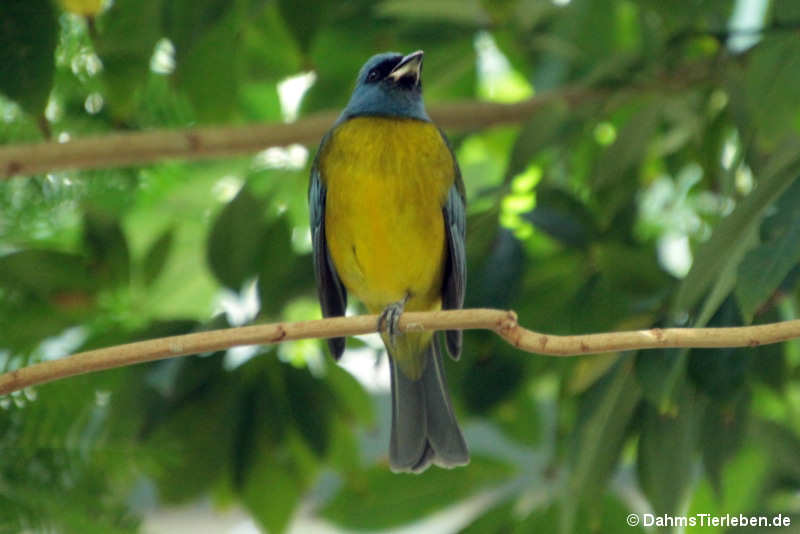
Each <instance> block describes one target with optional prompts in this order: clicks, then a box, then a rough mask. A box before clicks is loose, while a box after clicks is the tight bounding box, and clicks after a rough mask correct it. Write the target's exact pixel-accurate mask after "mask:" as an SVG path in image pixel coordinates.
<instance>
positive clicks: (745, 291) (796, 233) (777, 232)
mask: <svg viewBox="0 0 800 534" xmlns="http://www.w3.org/2000/svg"><path fill="white" fill-rule="evenodd" d="M775 208H776V210H777V212H776V213H774V214H771V215H770V216H769V217H767V218H765V220H764V222H763V224H762V229H764V230H766V232H768V234H769V235H767V236H766V239H767V241H765V242H763V243H762V244H761V245H759V246H757V247H755V248H753V249H751V250H750V251H749V252H748V253H747V254H746V255H745V257H744V259H743V260H742V262H741V263H740V264H739V271H738V277H737V282H736V298H737V300H738V302H739V307H740V308H741V310H742V314H743V315H744V316H745V318H747V319H748V320H750V319H752V317H753V314H754V313H755V312H756V311H758V308H759V307H760V306H761V305H763V304H764V302H765V301H767V300H768V299H769V298H770V296H771V295H772V294H773V293H774V292H775V291H776V290H777V288H778V286H779V285H780V284H781V282H783V280H784V279H785V278H786V276H787V275H788V274H789V272H790V271H791V270H792V268H793V267H794V266H795V265H797V263H798V262H800V246H798V245H797V244H798V243H800V180H795V181H794V182H793V183H792V185H791V186H790V187H789V188H788V189H787V190H786V191H785V192H784V193H783V194H782V195H781V197H780V198H779V199H778V200H777V202H776V203H775ZM762 233H765V232H763V231H762Z"/></svg>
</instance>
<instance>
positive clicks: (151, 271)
mask: <svg viewBox="0 0 800 534" xmlns="http://www.w3.org/2000/svg"><path fill="white" fill-rule="evenodd" d="M174 237H175V229H174V228H168V229H167V230H165V231H164V233H162V234H161V235H160V236H159V238H158V239H156V240H155V242H154V243H153V244H152V245H151V246H150V249H149V250H148V251H147V254H145V257H144V260H143V262H142V277H143V279H144V283H145V284H146V285H150V284H152V283H153V282H155V280H156V278H158V275H159V274H161V271H162V270H163V269H164V265H165V264H166V263H167V258H168V257H169V253H170V250H171V249H172V242H173V240H174Z"/></svg>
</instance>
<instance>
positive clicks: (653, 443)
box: [637, 387, 705, 515]
mask: <svg viewBox="0 0 800 534" xmlns="http://www.w3.org/2000/svg"><path fill="white" fill-rule="evenodd" d="M704 408H705V403H703V402H702V400H701V399H700V398H699V397H698V396H697V395H696V394H694V393H693V392H692V391H691V389H690V388H688V387H685V388H683V389H682V390H681V395H680V396H679V403H678V404H677V406H676V413H660V412H659V410H658V409H657V408H656V407H654V406H652V405H651V404H649V403H646V404H645V405H644V409H643V413H642V422H641V430H640V432H641V434H640V436H639V447H638V454H637V472H638V477H639V484H640V485H641V487H642V490H643V491H644V493H645V495H647V498H648V500H649V501H650V503H651V505H652V506H653V511H654V512H655V513H656V514H658V515H662V514H667V515H675V514H677V513H678V511H679V510H680V509H681V507H682V506H683V503H684V501H685V499H686V498H687V497H688V491H689V487H690V484H691V481H692V473H693V471H694V462H693V460H694V456H695V447H696V446H697V440H698V432H699V426H700V414H701V413H702V412H703V410H704Z"/></svg>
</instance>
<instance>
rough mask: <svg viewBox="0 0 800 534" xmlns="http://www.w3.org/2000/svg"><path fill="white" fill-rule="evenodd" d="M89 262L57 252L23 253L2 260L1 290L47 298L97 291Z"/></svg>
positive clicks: (73, 255)
mask: <svg viewBox="0 0 800 534" xmlns="http://www.w3.org/2000/svg"><path fill="white" fill-rule="evenodd" d="M94 283H95V280H94V279H92V278H91V277H90V276H89V273H88V270H87V265H86V259H85V258H83V257H81V256H78V255H75V254H68V253H64V252H57V251H55V250H22V251H19V252H12V253H11V254H7V255H5V256H0V287H2V288H4V289H5V290H7V291H12V290H17V291H23V292H25V293H32V294H34V295H38V296H40V297H43V298H44V297H48V296H51V295H53V294H54V293H59V292H71V291H78V292H84V291H89V290H92V288H94V287H95V284H94Z"/></svg>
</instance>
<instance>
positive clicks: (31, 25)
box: [0, 0, 800, 533]
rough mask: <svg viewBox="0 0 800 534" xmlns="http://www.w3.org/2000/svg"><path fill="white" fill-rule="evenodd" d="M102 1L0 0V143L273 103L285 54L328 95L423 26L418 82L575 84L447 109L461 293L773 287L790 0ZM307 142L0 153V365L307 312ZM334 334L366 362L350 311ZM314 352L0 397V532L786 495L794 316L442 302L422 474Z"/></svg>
mask: <svg viewBox="0 0 800 534" xmlns="http://www.w3.org/2000/svg"><path fill="white" fill-rule="evenodd" d="M99 4H100V3H99V2H97V1H94V0H63V1H62V2H61V3H60V4H53V3H51V2H49V0H4V1H3V2H2V5H0V93H2V94H3V96H2V97H0V142H2V143H3V144H13V143H21V142H29V141H33V142H36V141H41V140H43V139H44V138H45V137H48V136H49V137H50V138H52V139H55V140H60V141H63V140H67V139H69V138H73V137H82V136H87V135H90V134H104V133H106V132H112V131H125V130H147V129H154V128H173V127H189V126H194V125H199V124H208V125H213V124H223V123H240V124H243V123H248V122H256V121H266V122H276V123H277V122H281V121H287V120H295V119H296V117H295V111H294V110H293V109H292V105H291V103H290V102H289V100H290V97H289V96H288V95H290V94H292V91H291V90H287V85H286V84H284V82H285V80H287V79H292V80H294V82H292V83H293V84H294V85H292V83H290V84H288V87H289V89H291V88H292V87H294V94H295V97H296V96H297V95H298V94H299V93H298V89H297V87H298V86H302V85H303V84H306V85H307V84H308V82H309V81H310V80H311V78H312V77H313V83H311V86H310V89H308V91H307V92H306V93H305V95H304V96H303V98H302V103H301V105H300V108H299V111H297V113H298V114H299V118H298V120H302V118H303V117H304V116H305V115H308V114H312V113H314V112H315V111H318V110H328V109H339V108H341V107H342V106H343V105H344V103H345V102H346V100H347V98H348V95H349V92H350V90H351V88H352V81H353V79H354V76H355V73H356V72H357V70H358V68H359V67H360V65H361V64H362V63H363V62H364V60H365V59H366V58H367V57H369V56H370V55H372V54H373V53H376V52H379V51H384V50H387V49H393V50H399V51H403V52H409V51H412V50H416V49H420V48H421V49H424V50H425V52H426V56H425V57H426V59H425V74H424V79H425V85H426V89H425V91H426V101H427V103H428V107H429V108H433V109H435V108H436V106H437V104H438V103H442V102H448V101H454V100H463V99H475V100H494V101H504V102H511V101H517V100H522V99H525V98H529V97H531V96H533V97H534V98H535V96H534V95H538V94H541V93H543V92H547V91H554V92H556V93H558V92H566V91H567V90H570V91H572V90H577V92H578V95H579V96H578V98H574V99H571V100H569V103H567V101H556V102H555V103H554V104H553V105H550V106H547V107H546V108H544V109H541V110H539V111H537V112H536V113H534V114H533V115H531V116H529V117H522V116H521V117H520V119H519V123H518V124H515V125H511V126H504V127H495V128H487V129H483V130H480V131H468V132H467V131H452V132H449V134H450V137H451V139H452V140H453V142H454V145H455V147H456V151H457V155H458V158H459V161H460V164H461V168H462V171H463V173H464V176H465V179H466V183H467V188H468V197H469V228H468V243H467V248H468V254H469V269H470V279H469V286H468V297H467V305H468V306H490V307H497V308H512V309H515V310H516V311H517V312H518V313H519V317H520V321H521V323H522V324H524V325H525V326H528V327H530V328H533V329H537V330H542V331H547V332H552V333H582V332H597V331H611V330H617V329H630V328H641V327H648V326H653V325H657V326H670V325H679V326H702V325H717V326H721V325H742V324H750V323H763V322H771V321H778V320H788V319H795V318H797V316H798V304H800V302H799V301H798V284H797V282H798V274H800V270H798V262H799V261H800V208H798V206H800V182H797V181H795V178H796V177H797V176H798V172H800V135H799V134H800V131H799V130H800V98H798V97H797V94H798V87H800V34H799V33H798V27H800V8H798V6H799V5H800V4H797V2H795V1H793V0H771V1H770V0H763V1H761V0H754V1H749V0H738V1H728V0H706V1H700V0H697V1H685V2H680V3H672V2H661V1H657V0H642V1H633V0H572V1H568V0H562V1H558V2H552V1H549V0H540V1H535V0H528V1H525V0H482V1H479V0H468V1H466V2H459V1H455V0H425V1H417V0H410V1H396V0H384V1H382V2H369V1H366V0H357V1H351V2H332V1H321V2H310V1H306V0H304V1H296V2H290V1H283V0H281V1H265V0H235V1H227V0H199V1H188V0H172V1H167V0H114V1H113V3H110V4H109V5H107V6H105V8H104V9H103V10H101V11H99V12H98V6H99ZM86 15H88V16H86ZM308 73H313V75H310V74H308ZM299 74H302V75H303V76H300V77H299V78H298V77H297V76H298V75H299ZM281 95H283V96H281ZM314 148H315V147H308V149H309V150H310V151H311V153H309V152H308V151H307V150H306V148H304V147H301V146H292V147H284V148H280V147H273V148H269V149H267V147H265V151H263V152H261V153H259V154H255V155H248V156H243V157H237V158H229V159H219V160H213V161H204V162H200V163H187V162H181V161H170V162H164V163H144V164H142V165H140V166H133V167H129V168H117V169H106V170H97V171H69V172H51V173H47V174H45V175H41V176H23V177H15V178H12V179H9V180H5V181H3V182H2V183H0V369H2V370H4V371H7V370H11V369H14V368H18V367H20V366H23V365H26V364H28V363H31V362H35V361H40V360H44V359H50V358H55V357H59V356H62V355H64V354H67V353H69V352H71V351H78V350H84V349H90V348H94V347H101V346H109V345H113V344H119V343H124V342H128V341H131V340H136V339H145V338H152V337H157V336H162V335H169V334H178V333H185V332H191V331H197V330H202V329H207V328H219V327H224V326H227V325H229V324H243V323H248V322H260V321H273V320H279V319H282V320H297V319H304V318H313V317H317V316H318V315H319V310H318V307H317V304H316V301H315V290H314V287H313V276H312V272H311V260H310V257H309V249H310V247H309V240H308V237H307V234H308V224H307V212H306V206H305V190H306V183H307V176H308V166H309V164H310V161H311V159H312V157H313V150H314ZM354 311H355V312H357V311H358V309H357V308H356V309H354ZM349 347H350V356H351V358H350V363H349V364H348V368H352V369H361V371H362V372H361V373H360V374H361V375H370V370H371V369H372V368H373V366H374V364H375V360H374V359H373V358H372V357H370V354H376V353H377V350H378V349H377V348H376V347H377V345H376V344H375V342H374V340H371V339H366V340H364V339H359V340H349ZM322 351H323V349H322V345H321V344H320V343H317V342H316V341H308V342H300V343H293V344H284V345H282V346H280V347H278V348H266V347H262V348H257V349H255V350H250V351H248V350H241V349H240V350H236V351H229V352H228V353H215V354H205V355H198V356H193V357H187V358H180V359H176V360H174V361H163V362H158V363H153V364H148V365H140V366H134V367H130V368H124V369H119V370H114V371H107V372H102V373H97V374H94V375H91V376H80V377H76V378H72V379H69V380H65V381H62V382H58V383H53V384H49V385H46V386H41V387H37V388H32V389H29V390H26V391H23V392H19V393H17V394H13V395H11V396H8V397H5V398H2V399H0V451H2V454H0V530H2V531H4V532H5V531H9V532H16V531H20V530H22V529H29V530H34V531H40V530H41V531H57V532H103V533H106V532H133V531H137V529H139V527H140V526H141V521H142V518H143V517H146V516H147V515H148V514H150V513H152V512H153V511H154V510H158V509H160V508H162V507H164V506H170V505H173V504H177V503H187V502H196V501H197V500H198V499H210V500H211V502H213V504H214V506H218V507H220V508H225V507H233V506H240V507H243V508H244V509H245V510H246V511H247V513H249V514H250V515H251V516H252V517H253V518H254V520H255V521H256V522H257V524H259V525H261V527H263V528H264V529H266V530H269V531H270V532H280V531H282V530H284V529H286V528H287V527H288V526H289V525H290V524H291V523H292V521H298V520H299V519H298V518H315V520H324V521H326V522H328V523H331V524H333V525H337V526H340V527H343V528H346V529H357V530H361V529H383V528H388V527H396V526H400V525H407V524H409V523H410V522H413V521H419V520H422V519H424V518H426V517H428V516H429V514H432V513H436V512H440V511H442V510H445V509H447V508H448V507H451V506H454V505H458V504H459V503H462V508H460V509H458V510H460V511H459V513H458V514H456V520H455V522H454V523H452V524H451V525H450V526H449V527H447V528H449V529H451V530H458V529H463V530H462V531H463V532H532V531H542V532H562V533H567V532H604V533H611V532H626V533H630V532H635V531H637V530H638V529H636V528H631V527H628V526H627V525H626V524H625V517H626V516H627V514H628V513H631V512H635V513H643V512H648V511H649V512H653V513H656V514H694V513H711V514H725V513H732V514H734V513H735V514H738V513H743V514H759V513H766V514H777V513H782V514H784V515H788V516H791V517H792V518H793V520H794V524H795V527H794V528H798V527H797V525H798V524H800V347H798V344H797V342H788V343H785V344H781V345H775V346H764V347H753V348H747V349H730V350H689V351H680V350H663V351H649V352H640V353H623V354H603V355H596V356H587V357H581V358H572V359H567V360H555V359H548V358H544V357H537V356H531V355H527V354H519V353H517V352H515V351H514V350H512V349H511V348H510V347H508V346H506V345H504V344H503V343H502V342H500V341H498V340H497V339H495V338H494V337H492V336H491V335H489V334H486V333H482V332H469V333H467V335H466V341H465V354H464V355H463V357H462V360H461V361H460V362H458V363H457V364H452V365H450V364H448V365H449V367H448V377H449V382H450V389H451V391H452V393H453V396H454V400H455V404H456V406H457V410H458V412H459V417H460V419H461V421H462V422H463V423H464V424H465V427H466V433H467V438H468V441H469V442H470V444H471V447H472V449H473V453H474V459H473V461H472V463H471V465H470V466H469V467H467V468H464V469H457V470H454V471H442V470H437V469H431V470H429V471H428V472H426V473H425V474H423V475H422V476H418V477H411V476H399V475H392V474H391V473H389V471H388V469H387V463H386V458H385V454H386V444H387V442H388V437H387V436H388V431H387V426H388V421H387V418H388V401H387V393H386V390H385V388H381V387H380V383H378V385H377V386H376V385H375V384H374V383H373V384H372V385H371V386H370V387H369V388H365V387H363V386H362V385H361V384H360V383H359V381H358V380H356V379H355V378H354V377H353V375H351V374H350V373H348V372H347V371H345V370H343V369H342V368H341V367H338V366H336V365H334V364H333V363H332V362H330V361H329V360H328V359H327V357H326V356H325V355H324V354H323V352H322ZM253 356H255V357H253ZM364 369H366V370H367V371H364ZM465 499H466V500H465ZM463 503H466V504H463ZM698 529H699V528H698ZM663 530H665V531H669V530H671V529H668V528H665V529H663ZM694 530H697V529H693V528H687V529H686V531H687V532H691V531H694ZM724 531H726V529H725V528H721V527H720V528H704V529H703V532H724ZM753 531H754V532H758V531H759V529H753Z"/></svg>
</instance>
